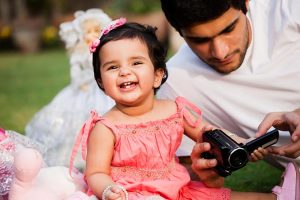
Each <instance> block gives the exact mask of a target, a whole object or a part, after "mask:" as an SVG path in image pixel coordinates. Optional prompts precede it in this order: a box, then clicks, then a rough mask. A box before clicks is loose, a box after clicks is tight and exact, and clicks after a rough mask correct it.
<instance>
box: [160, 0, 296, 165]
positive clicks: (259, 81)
mask: <svg viewBox="0 0 300 200" xmlns="http://www.w3.org/2000/svg"><path fill="white" fill-rule="evenodd" d="M161 5H162V9H163V11H164V13H165V15H166V17H167V19H168V21H169V22H170V24H171V25H172V26H173V27H174V28H175V29H176V30H177V31H178V32H179V33H180V35H181V36H182V37H183V38H184V40H185V41H186V44H184V45H183V46H182V47H181V49H179V51H178V52H177V53H176V54H175V55H174V56H173V57H172V58H171V59H170V60H169V61H168V63H167V65H168V70H169V74H170V76H169V79H168V81H167V84H165V85H164V86H163V87H162V88H161V89H160V91H159V95H160V96H161V97H165V98H174V97H175V96H178V95H182V96H184V97H186V98H187V99H189V100H190V101H192V102H193V103H195V104H197V105H198V106H199V107H200V108H201V109H202V111H203V117H204V119H206V120H207V121H209V122H210V123H212V124H215V125H216V126H218V127H222V128H225V129H227V130H229V131H231V132H233V133H235V134H238V135H240V136H242V137H246V138H247V137H254V136H255V133H256V132H258V129H257V127H258V126H259V124H260V122H261V121H262V120H263V119H264V117H265V116H266V114H267V113H269V112H282V111H290V110H295V109H297V108H300V86H299V85H300V59H299V57H300V13H299V12H298V10H299V8H300V1H299V0H276V1H274V0H255V1H249V0H231V1H230V0H185V1H182V0H161ZM264 130H266V129H264ZM261 132H262V129H261V130H260V131H259V133H257V135H259V134H262V133H261ZM201 145H202V144H201ZM279 145H280V146H282V148H289V149H292V152H291V151H288V153H284V152H285V151H283V150H282V149H281V150H282V151H281V154H282V155H285V156H288V157H292V158H294V157H295V155H298V156H299V151H300V141H299V140H297V141H292V142H291V140H290V135H289V133H288V132H281V133H280V141H279ZM193 146H194V145H193V143H191V142H190V141H189V140H188V139H187V138H185V139H184V142H183V144H182V146H181V148H180V149H179V151H178V155H189V153H190V152H191V148H192V147H193ZM196 146H197V145H196ZM196 146H195V148H196V149H197V147H196ZM195 148H194V149H195ZM208 149H209V147H206V148H202V149H201V151H204V150H208ZM201 151H194V152H193V154H194V155H196V156H194V157H199V153H200V152H201ZM195 152H196V153H195ZM297 152H298V153H297ZM193 154H192V155H193ZM296 157H297V156H296ZM281 159H282V157H278V158H276V162H273V164H274V165H277V166H280V165H281V164H282V163H281V161H280V160H281ZM210 161H211V160H204V159H201V160H197V163H198V164H199V166H201V167H202V168H205V167H211V166H214V165H215V162H213V161H211V163H210V165H209V162H210ZM270 161H274V158H272V159H270ZM279 163H281V164H280V165H279ZM193 164H195V162H193Z"/></svg>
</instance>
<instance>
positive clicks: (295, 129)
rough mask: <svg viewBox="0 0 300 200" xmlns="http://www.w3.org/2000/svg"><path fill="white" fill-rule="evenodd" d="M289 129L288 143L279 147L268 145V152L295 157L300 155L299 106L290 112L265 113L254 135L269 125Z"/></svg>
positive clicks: (266, 128)
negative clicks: (289, 138) (289, 141)
mask: <svg viewBox="0 0 300 200" xmlns="http://www.w3.org/2000/svg"><path fill="white" fill-rule="evenodd" d="M272 126H273V127H275V128H277V129H279V130H282V131H289V132H290V134H291V137H292V141H291V143H290V144H287V145H284V146H281V147H270V148H269V150H270V153H274V154H279V155H282V156H287V157H290V158H297V157H299V156H300V108H298V109H296V110H294V111H291V112H272V113H269V114H267V115H266V117H265V118H264V119H263V121H262V122H261V123H260V125H259V127H258V131H257V133H256V136H260V135H263V134H264V133H266V132H267V131H268V130H269V129H270V128H271V127H272Z"/></svg>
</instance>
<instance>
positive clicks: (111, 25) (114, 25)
mask: <svg viewBox="0 0 300 200" xmlns="http://www.w3.org/2000/svg"><path fill="white" fill-rule="evenodd" d="M126 21H127V20H126V18H124V17H121V18H119V19H116V20H114V21H112V22H111V23H109V25H108V26H107V27H105V28H104V29H102V31H101V33H100V36H99V38H97V39H96V40H94V41H93V42H92V43H91V45H90V52H91V53H94V52H95V51H96V49H97V47H98V46H99V44H100V39H101V37H102V36H103V35H106V34H107V33H109V32H110V31H111V30H113V29H115V28H118V27H119V26H122V25H124V24H125V23H126Z"/></svg>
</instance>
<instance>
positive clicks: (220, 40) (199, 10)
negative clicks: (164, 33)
mask: <svg viewBox="0 0 300 200" xmlns="http://www.w3.org/2000/svg"><path fill="white" fill-rule="evenodd" d="M248 2H249V1H248V0H184V1H182V0H161V6H162V9H163V11H164V13H165V15H166V17H167V19H168V21H169V22H170V24H171V25H172V26H173V27H174V28H175V29H176V30H177V31H178V32H179V33H180V34H181V36H182V37H183V38H184V39H185V41H186V42H187V44H188V45H189V46H190V47H191V49H192V50H193V51H194V53H195V54H196V55H197V56H198V57H199V58H200V59H201V60H202V61H204V62H205V63H207V64H208V65H209V66H210V67H212V68H213V69H214V70H216V71H218V72H220V73H224V74H228V73H230V72H232V71H234V70H236V69H237V68H239V66H240V65H241V63H242V62H243V60H244V56H245V54H246V50H247V47H248V44H249V42H250V40H251V31H250V24H249V22H248V20H247V18H246V16H245V14H246V12H247V6H248Z"/></svg>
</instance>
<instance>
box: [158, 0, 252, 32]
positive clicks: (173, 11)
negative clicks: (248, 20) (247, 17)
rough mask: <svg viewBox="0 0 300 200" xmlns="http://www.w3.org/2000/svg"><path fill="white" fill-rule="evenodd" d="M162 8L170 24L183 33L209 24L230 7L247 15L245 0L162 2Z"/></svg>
mask: <svg viewBox="0 0 300 200" xmlns="http://www.w3.org/2000/svg"><path fill="white" fill-rule="evenodd" d="M160 2H161V7H162V10H163V12H164V13H165V16H166V18H167V19H168V21H169V23H170V24H171V25H172V26H173V27H174V28H175V29H176V30H177V31H178V32H179V33H181V29H183V28H188V27H190V26H192V25H194V24H198V23H204V22H208V21H210V20H213V19H216V18H218V17H220V16H221V15H222V14H224V13H225V12H226V11H227V10H228V9H229V8H230V7H233V8H235V9H238V10H242V11H243V12H244V13H245V14H246V12H247V7H246V3H245V0H161V1H160Z"/></svg>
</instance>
